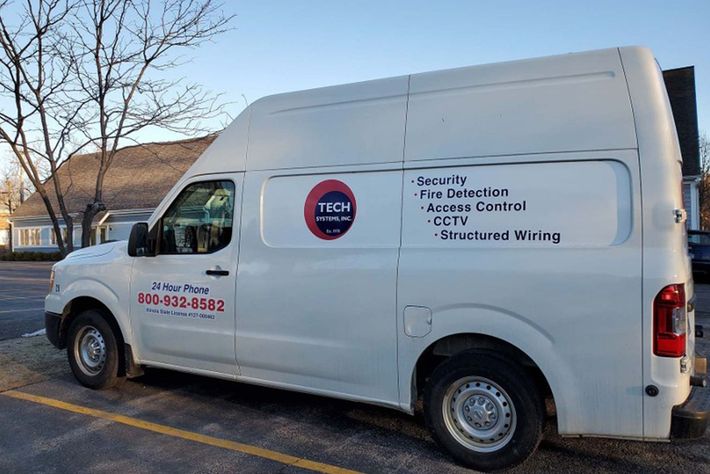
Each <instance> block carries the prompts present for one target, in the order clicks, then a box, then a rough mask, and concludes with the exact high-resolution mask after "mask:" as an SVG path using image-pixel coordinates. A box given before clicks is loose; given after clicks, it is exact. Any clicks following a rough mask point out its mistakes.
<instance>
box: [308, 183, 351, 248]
mask: <svg viewBox="0 0 710 474" xmlns="http://www.w3.org/2000/svg"><path fill="white" fill-rule="evenodd" d="M356 209H357V204H356V203H355V195H354V194H353V192H352V190H351V189H350V188H349V187H348V185H347V184H345V183H343V182H342V181H338V180H337V179H328V180H326V181H321V182H320V183H318V184H316V185H315V186H314V187H313V189H311V192H310V193H308V196H307V197H306V204H305V206H304V207H303V216H304V217H305V219H306V225H307V226H308V229H309V230H310V231H311V232H312V233H313V235H315V236H316V237H318V238H320V239H324V240H335V239H337V238H339V237H342V236H343V235H345V233H346V232H347V231H348V230H350V227H351V226H352V225H353V222H355V211H356Z"/></svg>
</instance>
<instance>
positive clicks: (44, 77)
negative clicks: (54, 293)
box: [0, 0, 73, 253]
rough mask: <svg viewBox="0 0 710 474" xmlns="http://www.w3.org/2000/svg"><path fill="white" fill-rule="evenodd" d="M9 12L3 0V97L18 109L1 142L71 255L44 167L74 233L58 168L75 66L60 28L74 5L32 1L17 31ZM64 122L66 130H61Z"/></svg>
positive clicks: (9, 116) (2, 115) (6, 115)
mask: <svg viewBox="0 0 710 474" xmlns="http://www.w3.org/2000/svg"><path fill="white" fill-rule="evenodd" d="M9 7H10V6H9V2H8V1H6V0H3V1H0V47H1V48H2V49H1V50H0V53H2V54H0V97H3V98H5V99H7V100H8V102H10V103H12V104H13V107H12V108H11V109H8V111H7V112H5V110H3V111H0V142H4V143H6V144H7V145H9V147H10V149H11V151H12V154H13V156H14V157H15V158H16V159H17V162H18V163H19V165H20V166H21V167H22V169H23V171H24V172H25V174H26V176H27V177H28V179H29V180H30V182H31V183H32V185H33V186H34V188H35V190H36V192H37V193H38V194H39V195H40V197H41V198H42V201H43V202H44V205H45V207H46V208H47V213H48V215H49V217H50V219H51V220H52V226H53V227H54V232H55V234H56V235H57V243H58V245H59V249H60V251H61V252H62V253H66V252H69V251H71V250H72V246H71V242H68V243H67V244H68V245H65V242H64V241H63V239H62V237H61V235H62V233H61V229H60V226H59V221H58V218H57V211H56V209H55V207H54V204H53V203H52V201H51V200H50V190H48V189H47V187H46V186H45V181H44V178H45V177H44V176H43V175H42V172H41V168H42V167H41V166H40V163H39V162H40V161H41V160H44V161H46V162H47V164H48V165H49V167H50V169H51V172H52V173H53V174H54V177H55V179H54V180H52V183H53V188H54V189H53V190H51V191H53V192H54V195H55V197H56V202H57V205H58V207H59V211H60V213H61V216H62V218H63V220H64V222H65V224H66V226H67V229H68V230H69V231H71V229H72V218H71V216H70V215H69V212H68V210H67V208H66V205H65V202H64V190H63V188H62V183H61V180H60V178H59V176H57V175H56V169H57V167H58V166H59V163H60V160H61V150H60V148H62V147H63V146H64V143H65V141H66V139H67V138H68V132H69V131H70V130H69V128H70V127H71V125H70V124H71V120H67V121H64V119H65V118H66V112H65V111H64V110H62V108H61V106H60V104H61V103H62V102H66V98H67V88H68V87H69V86H68V82H69V81H67V78H68V75H69V73H70V67H69V66H68V63H67V61H64V60H62V59H61V58H59V55H58V51H59V50H60V49H62V45H61V43H62V42H63V41H64V35H63V34H61V29H60V26H59V25H61V24H63V23H65V22H66V21H67V17H68V16H69V15H70V14H71V12H72V11H73V6H72V5H71V4H70V3H68V2H61V1H59V0H54V1H43V2H39V4H37V5H35V4H34V2H30V1H28V2H27V4H26V5H25V8H24V12H23V14H21V15H18V20H17V21H18V23H17V25H16V26H15V27H14V28H11V27H10V26H9V25H8V20H7V19H6V18H5V14H6V12H7V10H8V9H9ZM68 108H73V107H72V106H69V107H68ZM63 121H64V123H65V125H64V127H62V126H61V123H62V122H63Z"/></svg>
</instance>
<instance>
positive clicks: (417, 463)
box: [0, 262, 710, 474]
mask: <svg viewBox="0 0 710 474" xmlns="http://www.w3.org/2000/svg"><path fill="white" fill-rule="evenodd" d="M49 267H50V265H49V264H36V263H19V264H5V263H4V262H0V284H2V287H1V289H2V291H0V294H1V295H2V296H1V297H0V298H1V301H2V302H3V306H2V310H0V311H10V312H6V313H0V339H5V340H2V341H0V367H2V369H1V370H0V453H2V455H0V472H56V473H63V472H67V473H70V472H71V473H74V472H92V473H94V472H116V471H120V472H125V473H142V472H166V471H169V472H176V473H182V472H235V471H238V472H305V471H306V470H311V471H313V470H315V471H320V472H343V471H338V469H350V470H355V471H363V472H391V473H394V472H397V473H408V472H417V473H419V472H422V473H449V472H451V473H455V472H469V471H467V470H465V469H463V468H461V467H459V466H457V465H456V464H454V462H453V461H452V460H451V459H450V458H449V457H448V456H447V455H445V454H444V453H443V452H442V451H441V450H440V449H439V448H438V447H437V446H436V445H435V444H434V442H433V441H432V440H431V438H430V437H429V435H428V433H427V432H426V430H425V429H424V428H423V420H422V419H421V417H420V416H417V417H410V416H407V415H405V414H402V413H399V412H395V411H392V410H388V409H384V408H378V407H373V406H368V405H363V404H358V403H351V402H346V401H341V400H333V399H327V398H322V397H316V396H309V395H303V394H298V393H293V392H286V391H281V390H272V389H268V388H263V387H257V386H249V385H245V384H238V383H233V382H227V381H220V380H215V379H210V378H205V377H199V376H193V375H186V374H181V373H177V372H169V371H164V370H150V371H148V372H147V373H146V375H145V376H143V377H140V378H138V379H134V380H130V381H127V382H126V383H125V384H124V385H123V386H121V387H120V388H117V389H112V390H107V391H92V390H88V389H85V388H83V387H81V386H80V385H78V384H77V383H76V382H75V380H74V378H73V376H72V374H71V372H70V371H69V369H68V366H67V362H66V354H65V352H64V351H58V350H56V349H54V348H53V347H51V346H50V345H49V343H48V342H47V341H46V339H45V338H44V337H32V338H18V339H15V338H14V337H16V336H17V335H19V334H21V333H24V332H31V331H33V330H35V329H37V328H39V327H41V326H42V311H41V300H42V296H43V295H44V293H45V291H46V288H47V281H46V278H47V275H48V270H49ZM15 269H16V270H15ZM697 305H698V317H699V322H702V323H703V324H704V325H705V327H706V328H710V285H708V284H699V285H697ZM33 308H34V309H33ZM37 308H39V309H37ZM699 350H700V351H701V352H704V353H706V354H707V353H710V334H709V335H708V337H707V338H705V339H703V340H700V341H699ZM709 391H710V390H709ZM513 472H519V473H527V472H534V473H544V474H549V473H550V472H574V473H599V472H638V473H648V472H658V473H661V472H663V473H666V472H672V473H689V472H692V473H702V472H708V473H710V433H706V436H705V438H703V439H702V440H698V441H691V442H682V443H660V444H649V443H640V442H631V441H618V440H604V439H567V438H562V437H560V436H558V435H557V434H556V432H555V429H554V423H548V427H547V430H546V433H545V438H544V440H543V442H542V444H541V446H540V448H539V450H538V452H537V453H536V454H535V455H534V456H533V457H532V458H531V459H530V460H529V461H528V462H526V463H525V464H524V465H523V466H521V467H519V468H517V469H515V470H514V471H513Z"/></svg>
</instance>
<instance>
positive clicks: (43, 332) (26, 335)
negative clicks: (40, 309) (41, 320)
mask: <svg viewBox="0 0 710 474" xmlns="http://www.w3.org/2000/svg"><path fill="white" fill-rule="evenodd" d="M45 334H47V330H46V329H39V330H37V331H35V332H28V333H27V334H23V335H22V337H35V336H44V335H45Z"/></svg>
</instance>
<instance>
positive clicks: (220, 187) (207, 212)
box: [160, 181, 234, 254]
mask: <svg viewBox="0 0 710 474" xmlns="http://www.w3.org/2000/svg"><path fill="white" fill-rule="evenodd" d="M233 215H234V183H232V182H231V181H205V182H200V183H193V184H190V185H189V186H187V187H186V188H185V189H183V191H182V192H181V193H180V194H179V195H178V197H177V198H176V199H175V201H174V202H173V203H172V204H171V206H170V208H169V209H168V210H167V212H166V213H165V214H164V215H163V218H162V220H161V239H160V240H161V242H160V253H161V254H196V253H212V252H216V251H218V250H220V249H223V248H224V247H226V246H227V245H229V242H230V240H231V239H232V219H233Z"/></svg>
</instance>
